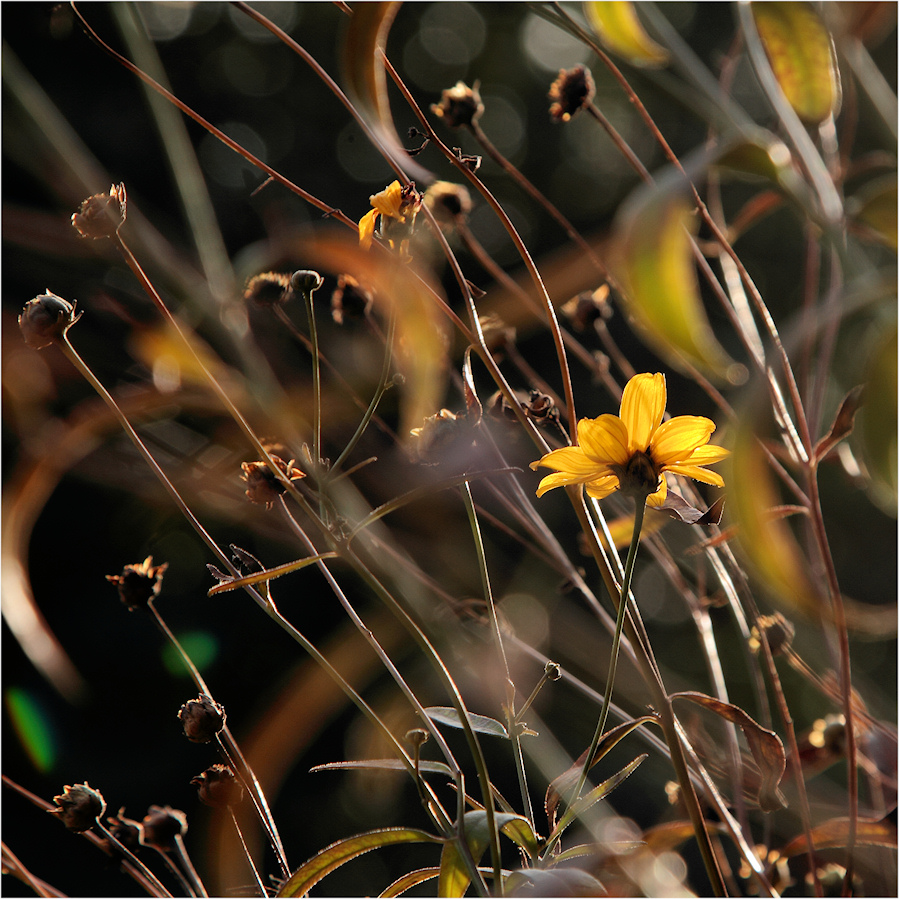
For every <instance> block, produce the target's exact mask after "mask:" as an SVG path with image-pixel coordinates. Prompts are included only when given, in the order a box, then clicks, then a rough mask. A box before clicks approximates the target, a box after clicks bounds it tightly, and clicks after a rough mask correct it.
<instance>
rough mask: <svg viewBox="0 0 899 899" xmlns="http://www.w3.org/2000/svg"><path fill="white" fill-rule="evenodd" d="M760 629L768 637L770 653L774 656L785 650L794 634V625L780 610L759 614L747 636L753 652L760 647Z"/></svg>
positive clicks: (787, 648)
mask: <svg viewBox="0 0 899 899" xmlns="http://www.w3.org/2000/svg"><path fill="white" fill-rule="evenodd" d="M761 631H764V633H765V636H766V637H767V639H768V646H770V647H771V654H772V655H775V656H776V655H781V654H782V653H784V652H787V651H788V650H789V648H790V645H791V644H792V642H793V637H794V636H795V635H796V627H795V625H794V624H793V622H792V621H789V620H787V619H786V618H784V616H783V615H781V614H780V612H775V613H774V614H773V615H761V616H760V617H759V619H758V621H757V622H756V623H755V624H754V625H753V627H752V632H751V633H750V636H749V648H750V649H751V650H752V651H753V652H758V651H759V649H760V648H761V645H762V641H761V637H760V632H761Z"/></svg>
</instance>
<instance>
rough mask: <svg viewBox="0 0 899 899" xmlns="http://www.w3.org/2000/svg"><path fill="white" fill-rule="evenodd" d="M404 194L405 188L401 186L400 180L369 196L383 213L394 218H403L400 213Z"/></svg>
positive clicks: (373, 204) (372, 202)
mask: <svg viewBox="0 0 899 899" xmlns="http://www.w3.org/2000/svg"><path fill="white" fill-rule="evenodd" d="M402 196H403V188H402V187H401V186H400V183H399V181H394V182H393V183H392V184H390V185H388V186H387V187H386V188H385V189H384V190H382V191H381V192H380V193H379V194H374V195H373V196H371V197H369V201H370V202H371V205H372V206H374V208H375V209H377V210H378V212H380V213H381V215H386V216H387V217H388V218H392V219H401V218H403V216H402V215H401V213H400V203H401V201H402Z"/></svg>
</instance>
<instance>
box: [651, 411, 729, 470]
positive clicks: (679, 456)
mask: <svg viewBox="0 0 899 899" xmlns="http://www.w3.org/2000/svg"><path fill="white" fill-rule="evenodd" d="M714 430H715V422H713V421H711V420H710V419H708V418H703V417H702V416H701V415H677V416H675V417H674V418H671V419H669V420H668V421H666V422H665V423H664V424H662V425H661V426H660V427H659V429H658V431H656V433H655V436H654V437H653V438H652V458H653V461H654V462H655V463H656V464H657V465H665V464H666V463H667V462H685V461H686V460H687V459H688V458H689V456H690V454H691V453H692V452H693V451H694V450H695V449H696V448H697V447H700V446H703V445H705V444H706V443H708V442H709V437H711V436H712V431H714Z"/></svg>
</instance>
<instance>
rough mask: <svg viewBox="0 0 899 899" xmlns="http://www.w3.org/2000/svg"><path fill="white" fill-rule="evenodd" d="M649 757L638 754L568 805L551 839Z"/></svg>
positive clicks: (625, 778)
mask: <svg viewBox="0 0 899 899" xmlns="http://www.w3.org/2000/svg"><path fill="white" fill-rule="evenodd" d="M647 758H648V756H647V754H646V753H644V754H643V755H638V756H637V758H635V759H634V760H633V761H632V762H631V763H630V764H629V765H625V766H624V767H623V768H622V769H621V770H620V771H619V772H618V773H617V774H613V775H612V776H611V777H610V778H609V779H608V780H604V781H603V782H602V783H601V784H600V785H599V786H598V787H594V788H593V789H592V790H591V791H590V792H589V793H587V795H586V796H581V798H580V799H578V800H577V802H573V803H572V804H571V805H570V806H568V808H567V809H566V810H565V813H564V814H563V815H562V817H561V818H559V823H558V824H557V825H556V826H555V827H554V828H553V832H552V834H550V839H552V837H553V836H555V835H556V833H561V832H562V831H564V830H565V828H566V827H568V825H569V824H571V822H572V821H574V820H575V818H577V817H578V816H579V815H581V814H583V813H584V812H585V811H587V809H588V808H590V807H591V806H592V805H595V804H596V803H597V802H599V801H600V800H601V799H605V798H606V796H608V795H609V793H611V792H612V790H614V789H615V787H617V786H618V784H620V783H622V782H623V781H625V780H627V778H628V777H630V776H631V774H633V773H634V771H636V770H637V768H639V767H640V765H642V764H643V762H645V761H646V759H647Z"/></svg>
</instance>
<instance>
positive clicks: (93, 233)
mask: <svg viewBox="0 0 899 899" xmlns="http://www.w3.org/2000/svg"><path fill="white" fill-rule="evenodd" d="M127 214H128V196H127V194H126V192H125V185H124V184H112V185H110V188H109V191H108V193H105V194H94V195H93V196H92V197H88V198H87V199H86V200H82V202H81V208H80V209H79V210H78V212H75V213H73V214H72V226H73V227H74V228H75V230H76V231H77V232H78V233H79V234H80V235H81V237H91V238H93V239H94V240H98V239H100V238H101V237H114V236H115V235H116V233H117V232H118V230H119V228H121V227H122V225H123V224H124V222H125V217H126V215H127Z"/></svg>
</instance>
